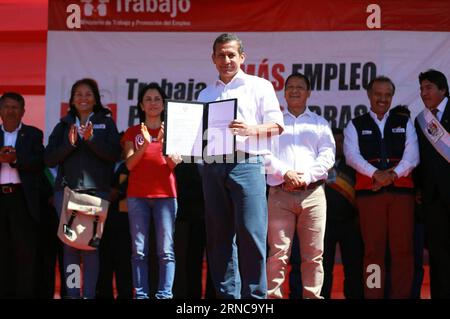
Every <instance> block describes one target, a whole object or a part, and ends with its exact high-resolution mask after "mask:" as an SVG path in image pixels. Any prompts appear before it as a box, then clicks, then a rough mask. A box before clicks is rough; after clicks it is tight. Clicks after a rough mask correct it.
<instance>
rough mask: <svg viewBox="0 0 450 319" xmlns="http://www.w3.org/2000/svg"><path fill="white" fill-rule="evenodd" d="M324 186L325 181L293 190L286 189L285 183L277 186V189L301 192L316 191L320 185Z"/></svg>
mask: <svg viewBox="0 0 450 319" xmlns="http://www.w3.org/2000/svg"><path fill="white" fill-rule="evenodd" d="M323 184H325V180H324V179H321V180H318V181H317V182H314V183H310V184H309V185H307V186H302V187H297V188H293V189H292V188H288V187H286V184H285V183H283V184H280V185H277V186H275V187H278V188H281V189H282V190H284V191H286V192H301V191H306V190H313V189H316V188H317V187H319V186H320V185H323Z"/></svg>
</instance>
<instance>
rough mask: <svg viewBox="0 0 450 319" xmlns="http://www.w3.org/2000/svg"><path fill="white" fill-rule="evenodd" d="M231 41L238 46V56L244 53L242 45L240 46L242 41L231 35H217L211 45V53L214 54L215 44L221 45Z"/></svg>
mask: <svg viewBox="0 0 450 319" xmlns="http://www.w3.org/2000/svg"><path fill="white" fill-rule="evenodd" d="M231 41H236V42H237V43H238V45H239V49H238V52H239V54H242V53H243V52H244V45H243V44H242V40H241V39H239V37H238V36H237V35H235V34H233V33H222V34H221V35H219V36H218V37H217V38H216V40H215V41H214V44H213V53H216V45H217V44H223V43H227V42H231Z"/></svg>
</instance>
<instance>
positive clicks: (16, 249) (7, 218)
mask: <svg viewBox="0 0 450 319" xmlns="http://www.w3.org/2000/svg"><path fill="white" fill-rule="evenodd" d="M24 113H25V101H24V98H23V97H22V96H21V95H20V94H18V93H14V92H8V93H5V94H3V96H2V97H0V118H1V119H2V125H1V129H0V298H1V297H3V298H5V297H6V298H33V297H35V296H36V273H35V271H36V257H37V256H36V251H37V242H38V231H37V230H38V221H39V188H38V185H39V176H40V175H39V174H40V173H41V171H42V170H43V166H44V164H43V156H44V146H43V144H42V140H43V134H42V131H41V130H39V129H37V128H35V127H32V126H28V125H25V124H23V123H22V117H23V115H24Z"/></svg>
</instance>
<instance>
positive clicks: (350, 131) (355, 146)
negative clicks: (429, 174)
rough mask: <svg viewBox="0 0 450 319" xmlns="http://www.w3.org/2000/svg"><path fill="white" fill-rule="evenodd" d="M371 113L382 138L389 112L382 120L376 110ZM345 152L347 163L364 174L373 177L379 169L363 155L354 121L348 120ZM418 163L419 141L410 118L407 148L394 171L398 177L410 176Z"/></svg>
mask: <svg viewBox="0 0 450 319" xmlns="http://www.w3.org/2000/svg"><path fill="white" fill-rule="evenodd" d="M369 114H370V116H371V117H372V119H373V120H374V121H375V123H376V124H377V126H378V129H379V130H380V133H381V138H383V137H384V126H385V125H386V120H387V118H388V116H389V112H386V114H384V116H383V118H382V119H381V120H379V119H378V117H377V115H376V114H375V113H374V112H372V111H369ZM344 154H345V160H346V162H347V164H348V165H349V166H351V167H353V168H354V169H355V170H356V171H358V172H359V173H361V174H363V175H366V176H369V177H372V175H373V174H374V173H375V171H376V170H377V168H376V167H375V166H373V165H372V164H370V163H369V162H368V161H366V160H365V159H364V157H363V156H362V155H361V152H360V150H359V142H358V133H357V132H356V128H355V126H354V125H353V122H352V121H350V122H348V124H347V127H346V128H345V130H344ZM417 164H419V144H418V142H417V134H416V129H415V128H414V125H413V124H412V122H411V120H408V123H407V125H406V140H405V150H404V152H403V157H402V159H401V160H400V162H399V163H398V165H397V166H396V167H395V168H394V172H395V173H396V174H397V176H398V177H404V176H408V175H409V173H410V172H411V171H412V170H413V168H414V167H416V166H417Z"/></svg>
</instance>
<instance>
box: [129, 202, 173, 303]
mask: <svg viewBox="0 0 450 319" xmlns="http://www.w3.org/2000/svg"><path fill="white" fill-rule="evenodd" d="M176 213H177V200H176V198H143V197H129V198H128V219H129V222H130V234H131V247H132V255H131V266H132V271H133V285H134V288H135V290H136V296H135V297H136V299H146V298H149V283H148V245H149V244H148V238H149V231H150V218H153V221H154V225H155V235H156V254H157V256H158V262H159V282H158V290H157V292H156V294H155V297H156V298H158V299H169V298H172V297H173V295H172V286H173V280H174V277H175V253H174V244H173V234H174V231H175V218H176Z"/></svg>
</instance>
